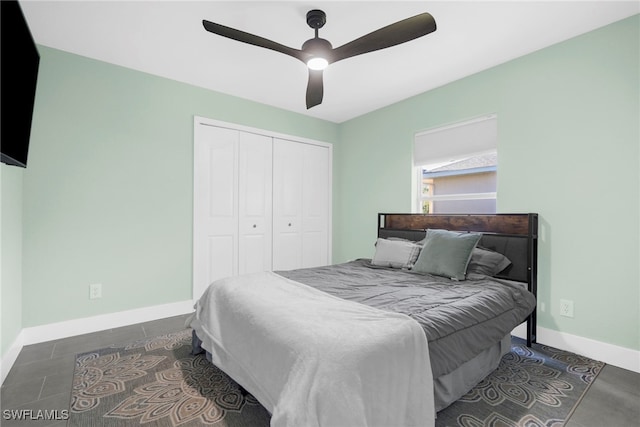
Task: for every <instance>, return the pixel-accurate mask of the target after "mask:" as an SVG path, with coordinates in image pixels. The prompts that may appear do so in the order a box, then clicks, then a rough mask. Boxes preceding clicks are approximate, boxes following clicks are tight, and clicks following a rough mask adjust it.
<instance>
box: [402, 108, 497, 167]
mask: <svg viewBox="0 0 640 427" xmlns="http://www.w3.org/2000/svg"><path fill="white" fill-rule="evenodd" d="M497 142H498V120H497V117H496V116H495V115H491V116H484V117H481V118H477V119H474V120H469V121H466V122H462V123H456V124H453V125H449V126H443V127H439V128H436V129H431V130H428V131H424V132H420V133H418V134H416V136H415V140H414V147H413V164H414V166H422V165H427V164H433V163H441V162H448V161H450V160H453V159H460V158H462V157H469V156H470V155H476V154H481V153H485V152H487V151H491V150H495V149H496V148H497Z"/></svg>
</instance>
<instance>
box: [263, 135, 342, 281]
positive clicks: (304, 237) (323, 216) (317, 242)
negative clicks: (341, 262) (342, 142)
mask: <svg viewBox="0 0 640 427" xmlns="http://www.w3.org/2000/svg"><path fill="white" fill-rule="evenodd" d="M329 174H330V167H329V149H328V148H327V147H325V146H319V145H313V144H304V143H298V142H293V141H287V140H284V139H274V142H273V269H274V270H290V269H294V268H304V267H315V266H319V265H326V264H328V261H329V257H328V253H329V252H328V242H329V238H328V237H329V236H328V232H329V209H328V207H329V206H330V204H329V194H330V185H329V184H330V176H329Z"/></svg>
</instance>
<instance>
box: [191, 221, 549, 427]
mask: <svg viewBox="0 0 640 427" xmlns="http://www.w3.org/2000/svg"><path fill="white" fill-rule="evenodd" d="M537 227H538V217H537V214H532V213H529V214H493V215H433V214H431V215H429V214H427V215H423V214H378V231H377V239H373V240H374V241H372V243H375V244H376V247H375V254H374V256H373V258H371V259H357V260H353V261H350V262H347V263H342V264H338V265H332V266H324V267H316V268H308V269H298V270H291V271H280V272H264V273H259V274H252V275H246V276H239V277H234V278H228V279H223V280H221V281H216V282H214V283H213V284H212V285H210V286H209V288H208V289H207V291H206V292H205V294H204V295H203V296H202V297H201V298H200V299H199V300H198V302H197V304H196V313H195V316H194V318H193V320H192V322H191V326H192V328H193V330H194V351H199V350H200V349H202V350H203V351H206V352H207V357H208V358H209V360H210V361H212V363H214V364H216V366H218V367H219V368H221V369H222V370H224V371H225V372H227V373H228V374H229V375H230V376H231V377H232V378H234V379H235V380H236V381H237V382H238V383H239V384H240V385H241V386H243V387H244V388H245V389H246V390H247V391H248V392H250V393H252V394H253V395H254V396H255V397H256V398H257V399H258V401H260V402H261V403H262V405H263V406H264V407H265V408H266V409H267V410H268V411H269V412H270V413H271V414H272V418H271V425H272V426H295V425H309V426H311V425H318V426H339V425H345V426H347V425H349V426H356V425H362V426H365V425H367V426H373V425H380V426H384V425H407V426H409V425H416V426H417V425H421V426H423V425H432V424H433V420H434V419H435V417H436V413H437V411H439V410H441V409H443V408H444V407H446V406H448V405H449V404H451V403H452V402H454V401H455V400H457V399H458V398H459V397H460V396H462V395H463V394H464V393H466V392H467V391H468V390H469V389H471V388H472V387H473V386H474V385H475V384H477V383H478V382H479V381H481V380H482V379H483V378H484V377H485V376H486V375H488V374H489V373H490V372H492V371H493V370H494V369H495V368H496V367H497V365H498V363H499V361H500V359H501V357H502V356H503V355H504V354H506V353H507V352H508V351H509V350H510V332H511V330H512V329H513V328H514V327H516V326H518V325H519V324H520V323H523V322H526V330H527V343H528V345H531V343H533V342H535V339H536V336H535V334H536V317H535V305H536V292H537ZM465 257H466V259H465ZM505 260H506V261H505ZM462 265H463V266H464V270H461V269H462Z"/></svg>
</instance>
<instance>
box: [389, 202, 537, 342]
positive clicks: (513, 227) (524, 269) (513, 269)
mask: <svg viewBox="0 0 640 427" xmlns="http://www.w3.org/2000/svg"><path fill="white" fill-rule="evenodd" d="M429 228H432V229H443V230H451V231H459V232H475V233H482V239H481V240H480V243H479V245H480V246H483V247H486V248H489V249H492V250H494V251H496V252H500V253H502V254H503V255H505V256H506V257H507V258H509V260H511V263H512V265H511V266H510V267H509V268H508V269H506V270H505V271H504V272H502V273H500V274H499V275H498V276H496V277H499V278H504V279H509V280H516V281H519V282H524V283H526V284H527V289H528V290H529V291H530V292H531V293H533V294H534V295H535V296H536V298H537V296H538V214H536V213H523V214H520V213H516V214H507V213H505V214H502V213H501V214H478V215H473V214H450V215H449V214H408V213H379V214H378V237H382V238H387V237H403V238H406V239H409V240H414V241H418V240H421V239H422V238H424V236H425V235H426V230H427V229H429ZM536 320H537V319H536V310H535V309H534V310H533V312H532V313H531V315H530V316H529V318H527V345H529V346H531V344H532V343H534V342H536Z"/></svg>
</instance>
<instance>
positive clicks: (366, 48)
mask: <svg viewBox="0 0 640 427" xmlns="http://www.w3.org/2000/svg"><path fill="white" fill-rule="evenodd" d="M326 21H327V19H326V14H325V13H324V12H323V11H321V10H318V9H314V10H310V11H309V12H307V25H309V27H311V28H312V29H314V30H315V37H314V38H312V39H309V40H307V41H306V42H304V44H303V45H302V48H301V49H294V48H292V47H288V46H284V45H282V44H280V43H276V42H274V41H271V40H268V39H265V38H264V37H260V36H256V35H254V34H250V33H246V32H244V31H240V30H236V29H234V28H230V27H226V26H224V25H220V24H216V23H213V22H209V21H207V20H203V21H202V25H204V28H205V29H206V30H207V31H209V32H211V33H214V34H218V35H220V36H223V37H227V38H230V39H233V40H237V41H239V42H243V43H248V44H252V45H254V46H259V47H263V48H266V49H271V50H274V51H276V52H280V53H284V54H285V55H289V56H292V57H294V58H296V59H299V60H300V61H302V62H304V63H305V64H307V67H308V68H309V83H308V85H307V109H309V108H311V107H314V106H316V105H318V104H320V103H322V96H323V93H324V89H323V84H322V71H323V70H324V69H325V68H326V67H327V66H328V65H329V64H331V63H333V62H337V61H341V60H343V59H347V58H351V57H352V56H356V55H362V54H363V53H367V52H373V51H376V50H380V49H385V48H387V47H391V46H396V45H398V44H401V43H405V42H408V41H411V40H413V39H417V38H418V37H422V36H424V35H427V34H429V33H432V32H434V31H435V30H436V22H435V20H434V19H433V16H431V15H430V14H429V13H422V14H419V15H416V16H413V17H411V18H407V19H404V20H402V21H398V22H396V23H394V24H391V25H387V26H386V27H383V28H380V29H378V30H376V31H373V32H371V33H369V34H367V35H365V36H362V37H360V38H358V39H355V40H353V41H351V42H349V43H346V44H344V45H342V46H340V47H337V48H333V47H332V46H331V43H329V41H327V40H325V39H322V38H320V37H318V30H319V29H320V28H322V27H323V26H324V24H325V23H326Z"/></svg>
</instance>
